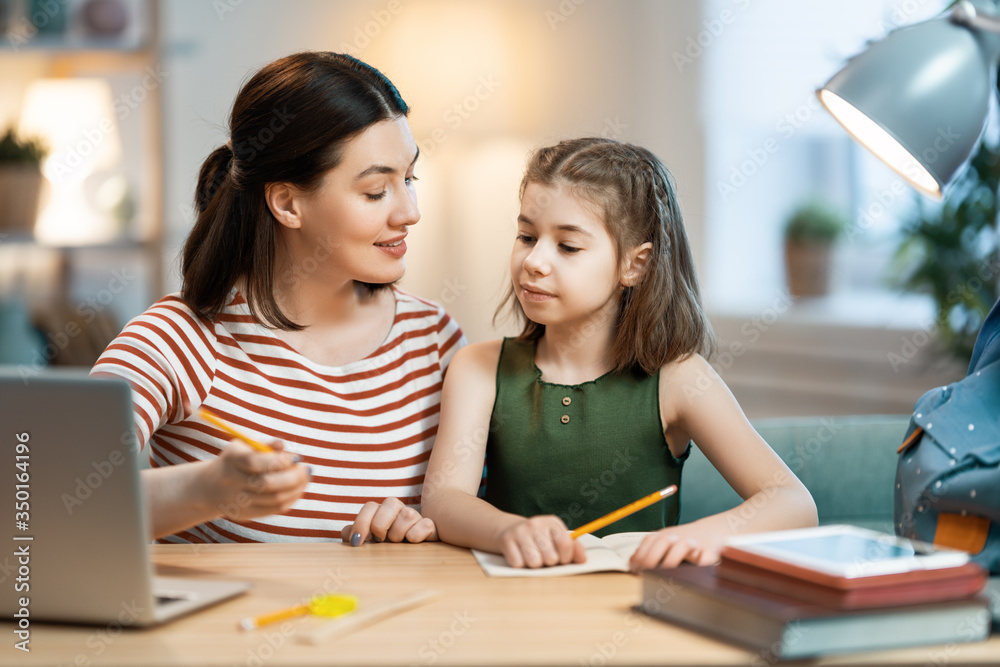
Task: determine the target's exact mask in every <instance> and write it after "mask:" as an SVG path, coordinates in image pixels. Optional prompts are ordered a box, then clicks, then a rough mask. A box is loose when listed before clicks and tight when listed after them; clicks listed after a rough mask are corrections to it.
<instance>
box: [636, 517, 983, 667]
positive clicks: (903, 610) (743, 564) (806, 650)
mask: <svg viewBox="0 0 1000 667" xmlns="http://www.w3.org/2000/svg"><path fill="white" fill-rule="evenodd" d="M908 542H909V541H906V540H901V539H900V538H896V537H895V536H889V535H883V534H880V533H875V532H871V531H862V530H860V529H856V528H853V527H847V526H827V527H820V528H816V529H807V530H802V531H798V530H797V531H782V532H779V533H767V534H764V533H762V534H760V535H757V536H753V537H752V538H750V539H749V540H748V541H744V542H740V541H734V542H732V543H729V544H727V546H726V547H724V548H723V550H722V558H721V560H720V562H719V563H718V564H716V565H712V566H708V567H698V566H694V565H681V566H680V567H676V568H666V569H659V570H650V571H647V572H644V573H643V596H642V603H641V604H640V605H638V607H637V609H638V610H640V611H643V612H645V613H647V614H650V615H652V616H655V617H657V618H661V619H664V620H667V621H671V622H673V623H676V624H678V625H682V626H684V627H688V628H691V629H694V630H698V631H701V632H705V633H708V634H711V635H713V636H716V637H719V638H721V639H725V640H729V641H733V642H736V643H738V644H742V645H744V646H747V647H749V648H751V649H754V650H757V651H760V652H761V654H762V655H761V657H762V659H763V660H765V661H767V662H771V661H774V660H785V659H795V658H806V657H812V656H818V655H824V654H829V653H839V652H848V651H867V650H880V649H889V648H902V647H906V646H917V645H929V644H950V643H960V642H973V641H981V640H984V639H986V638H987V637H988V636H989V633H990V626H991V616H990V611H989V600H988V599H987V598H986V597H985V596H982V595H979V593H980V591H982V589H983V587H984V586H985V585H986V582H987V573H986V571H985V570H983V569H982V568H980V567H979V566H978V565H976V564H974V563H971V562H969V560H968V555H967V554H964V553H962V552H950V551H939V550H934V549H933V548H929V549H928V548H927V545H920V544H919V543H909V544H911V545H914V548H911V549H907V543H908ZM890 545H891V546H890ZM922 549H926V552H923V551H921V550H922ZM907 551H908V553H907ZM931 552H933V554H931ZM859 554H861V556H862V557H859ZM930 555H933V556H934V557H933V558H930V557H928V556H930Z"/></svg>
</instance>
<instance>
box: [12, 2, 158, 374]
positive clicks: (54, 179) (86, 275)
mask: <svg viewBox="0 0 1000 667" xmlns="http://www.w3.org/2000/svg"><path fill="white" fill-rule="evenodd" d="M158 10H159V7H158V2H157V1H156V0H0V36H2V40H0V128H2V129H6V128H7V127H13V128H14V129H15V130H17V129H18V128H19V127H25V124H26V122H27V120H26V114H27V110H28V109H34V111H32V113H33V114H35V118H37V116H38V111H37V109H38V108H42V109H46V108H49V109H51V108H52V107H58V106H59V104H58V103H54V104H53V103H49V104H48V105H47V106H45V105H43V106H41V107H38V106H37V105H36V106H35V107H32V106H30V104H31V101H32V99H33V96H35V97H37V92H38V89H39V88H41V87H43V84H54V85H55V87H56V88H58V87H59V84H60V82H78V81H81V80H86V81H92V82H100V84H101V85H102V86H103V87H104V89H105V90H106V91H107V92H106V93H105V94H104V98H103V104H104V106H103V107H102V109H103V111H102V112H101V115H98V116H92V119H91V120H89V121H87V122H85V123H83V124H82V125H81V126H80V127H78V128H76V129H75V130H74V131H75V132H76V134H75V135H73V137H71V139H70V141H69V142H68V143H66V144H65V145H63V146H59V147H57V148H55V149H53V150H50V153H49V158H50V161H49V162H48V163H45V162H43V172H44V173H45V175H46V179H45V181H46V182H45V184H44V185H43V194H42V205H41V206H40V208H39V217H38V220H37V222H36V224H35V227H34V231H33V233H27V234H25V233H24V232H23V231H17V232H14V233H11V230H3V229H0V303H6V305H7V308H6V309H3V310H0V313H3V314H0V317H4V316H6V317H8V318H9V317H13V316H12V315H11V313H16V309H17V308H20V309H21V311H26V313H25V312H21V313H20V314H19V316H21V317H23V316H24V315H25V314H26V315H27V317H28V319H29V321H30V322H31V324H32V325H33V326H34V327H35V328H36V329H37V331H36V332H35V333H37V339H38V341H39V342H40V345H39V346H38V348H37V349H35V350H34V351H33V352H28V351H21V352H20V353H18V354H11V355H8V357H16V358H20V359H25V358H32V359H35V360H39V350H42V352H41V359H40V360H41V361H44V362H46V363H48V364H52V365H80V366H89V365H91V364H92V363H93V361H94V360H96V357H97V355H99V354H100V351H101V350H103V348H104V347H105V346H106V345H107V343H108V342H110V340H111V338H112V337H113V336H114V335H115V334H117V332H118V330H119V329H120V327H121V326H122V325H124V324H125V322H126V321H127V320H129V319H131V318H132V317H134V316H135V315H137V314H139V313H140V312H142V311H143V310H145V308H146V307H148V305H149V304H150V303H152V301H154V300H155V299H156V298H158V297H159V296H160V295H161V294H162V291H163V261H162V245H163V243H162V228H163V223H162V174H161V162H162V136H161V126H162V124H161V118H160V113H161V111H160V110H161V106H162V105H161V91H160V87H161V84H162V82H163V80H164V78H165V77H166V76H167V73H166V72H164V71H163V70H162V68H161V66H160V58H159V43H158V39H157V35H158V29H157V19H158ZM55 99H59V98H55ZM65 106H70V105H68V104H67V105H65ZM57 110H58V109H57ZM77 112H78V113H77V115H79V111H78V109H77ZM94 119H96V120H94ZM39 122H40V121H39ZM28 125H29V127H31V125H30V123H29V124H28ZM112 145H113V146H114V149H115V150H114V151H106V152H108V153H109V156H108V157H107V159H105V160H104V161H103V162H101V163H99V164H94V165H93V167H92V169H90V170H88V171H86V172H83V167H81V166H79V165H81V164H87V160H88V159H90V160H91V162H95V159H94V158H93V156H94V155H95V154H97V153H98V152H99V151H100V150H104V149H107V148H108V147H109V146H112ZM75 181H79V195H80V202H81V204H80V205H79V206H77V205H75V203H74V204H73V205H67V206H62V207H57V206H56V202H57V201H58V196H59V195H58V194H57V193H58V192H59V189H60V188H63V189H65V188H66V183H67V182H68V183H73V182H75ZM91 207H92V209H93V210H91ZM12 304H13V305H12ZM3 324H4V323H3V322H0V331H2V330H3V329H4V327H3V326H2V325H3ZM68 333H69V334H73V335H67V334H68ZM22 340H23V339H22ZM67 341H68V343H67ZM57 342H61V343H63V344H61V345H60V344H55V343H57ZM2 343H3V341H2V340H0V344H2ZM4 361H5V359H3V357H2V356H0V363H3V362H4ZM8 363H9V360H8Z"/></svg>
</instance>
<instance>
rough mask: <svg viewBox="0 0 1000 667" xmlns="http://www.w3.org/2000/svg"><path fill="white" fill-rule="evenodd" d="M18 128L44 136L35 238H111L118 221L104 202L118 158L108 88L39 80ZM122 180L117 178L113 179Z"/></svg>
mask: <svg viewBox="0 0 1000 667" xmlns="http://www.w3.org/2000/svg"><path fill="white" fill-rule="evenodd" d="M18 132H19V133H20V134H21V135H22V136H39V137H42V138H43V139H44V140H45V142H46V143H47V145H48V147H49V154H48V157H46V159H45V161H44V162H43V163H42V173H43V174H44V175H45V177H46V179H47V181H48V183H49V193H48V197H47V198H46V199H45V200H43V203H42V207H41V210H40V211H39V215H38V221H37V223H36V226H35V238H36V239H38V241H40V242H42V243H46V244H51V245H82V244H88V243H102V242H106V241H110V240H113V239H114V238H115V237H116V236H118V234H119V229H118V227H119V225H118V222H117V220H116V219H115V216H114V215H113V214H112V213H111V212H110V211H109V210H107V209H108V208H110V207H109V206H108V205H107V204H106V203H104V204H102V199H105V200H107V199H108V196H107V189H108V187H109V185H108V184H109V183H110V184H112V186H113V184H114V183H115V179H116V176H115V174H114V169H115V168H116V167H118V166H119V163H120V161H121V156H122V148H121V140H120V139H119V135H118V123H117V120H116V118H115V113H114V106H113V102H112V98H111V86H110V85H109V84H108V82H107V81H105V80H104V79H97V78H66V79H38V80H36V81H34V82H32V83H31V85H30V86H29V87H28V90H27V92H26V94H25V100H24V105H23V108H22V111H21V119H20V123H19V125H18ZM117 178H118V179H119V180H120V176H118V177H117Z"/></svg>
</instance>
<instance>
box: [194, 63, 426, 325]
mask: <svg viewBox="0 0 1000 667" xmlns="http://www.w3.org/2000/svg"><path fill="white" fill-rule="evenodd" d="M409 110H410V109H409V107H408V106H407V105H406V102H404V101H403V99H402V97H400V95H399V91H397V90H396V88H395V86H393V85H392V82H390V81H389V79H387V78H386V77H385V75H383V74H382V73H381V72H379V71H378V70H377V69H375V68H374V67H372V66H370V65H367V64H365V63H363V62H361V61H360V60H358V59H356V58H353V57H351V56H348V55H344V54H340V53H329V52H306V53H296V54H294V55H291V56H287V57H285V58H282V59H280V60H276V61H274V62H272V63H271V64H269V65H266V66H264V67H263V68H262V69H261V70H259V71H258V72H257V73H256V74H254V75H253V76H252V77H251V78H250V80H249V81H248V82H247V83H246V85H244V86H243V88H242V89H241V90H240V92H239V94H238V95H237V96H236V100H235V102H233V111H232V114H231V115H230V118H229V131H230V136H231V139H230V141H229V142H228V143H227V144H225V145H223V146H220V147H219V148H217V149H215V150H214V151H213V152H212V153H211V155H209V156H208V158H207V159H206V160H205V162H204V164H203V165H202V167H201V172H200V173H199V175H198V187H197V189H196V191H195V207H196V210H197V211H198V219H197V221H196V222H195V224H194V228H193V229H192V230H191V233H190V235H189V236H188V238H187V242H186V243H185V245H184V253H183V260H182V273H183V286H182V291H183V296H184V300H185V301H186V302H187V303H188V305H189V306H191V308H193V309H194V310H195V311H197V312H198V313H200V314H201V315H202V316H204V317H207V318H209V319H211V318H214V317H215V316H216V315H218V314H219V312H221V311H222V309H223V308H224V307H225V306H226V303H227V301H228V298H229V295H230V292H231V291H232V288H233V287H234V286H235V285H236V284H237V283H239V284H240V285H241V289H242V291H243V296H244V297H245V298H246V300H247V304H248V305H249V307H250V312H251V313H252V314H253V316H254V318H255V319H256V320H258V321H260V322H263V323H264V324H266V325H268V326H273V327H276V328H280V329H286V330H297V329H301V328H302V327H301V325H299V324H296V323H295V322H293V321H291V320H290V319H289V318H288V317H287V316H286V315H285V314H284V313H283V312H282V311H281V309H280V308H279V307H278V304H277V302H276V300H275V298H274V291H275V287H276V282H277V276H276V275H275V270H276V269H275V251H276V249H277V243H278V225H279V224H280V223H279V222H278V221H277V220H276V219H275V218H274V216H273V215H272V213H271V210H270V209H269V208H268V206H267V202H266V200H265V197H264V189H265V186H266V185H267V184H268V183H289V184H291V185H294V186H296V187H297V188H298V189H300V190H302V191H303V192H311V191H314V190H315V189H316V188H317V187H318V186H319V184H320V182H321V180H322V178H323V175H324V174H325V173H326V172H327V171H329V170H330V169H333V168H334V167H336V166H337V164H339V162H340V160H341V158H342V156H343V148H344V144H345V143H346V142H347V141H349V140H350V139H352V138H354V137H355V136H357V135H358V134H359V133H361V132H362V131H363V130H365V129H366V128H367V127H369V126H370V125H372V124H374V123H377V122H379V121H383V120H389V119H392V118H396V117H398V116H405V115H406V114H408V113H409ZM361 285H362V286H363V287H365V288H366V289H368V290H369V291H370V292H371V291H375V290H377V289H379V288H381V287H385V286H383V285H369V284H366V283H361Z"/></svg>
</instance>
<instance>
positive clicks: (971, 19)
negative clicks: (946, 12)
mask: <svg viewBox="0 0 1000 667" xmlns="http://www.w3.org/2000/svg"><path fill="white" fill-rule="evenodd" d="M951 20H952V22H953V23H957V24H958V25H963V26H966V27H968V28H975V29H977V30H984V31H986V32H992V33H995V34H1000V16H994V15H992V14H983V13H981V12H979V11H978V10H977V9H976V7H975V5H973V4H972V3H971V2H969V1H968V0H964V1H963V2H959V3H958V4H956V5H955V8H954V9H953V10H951Z"/></svg>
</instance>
